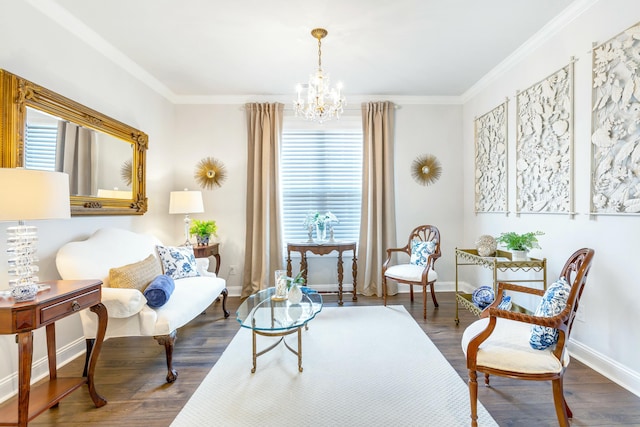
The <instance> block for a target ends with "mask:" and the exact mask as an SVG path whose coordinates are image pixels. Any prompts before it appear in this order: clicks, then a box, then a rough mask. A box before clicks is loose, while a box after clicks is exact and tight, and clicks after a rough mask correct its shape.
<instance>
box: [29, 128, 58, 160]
mask: <svg viewBox="0 0 640 427" xmlns="http://www.w3.org/2000/svg"><path fill="white" fill-rule="evenodd" d="M57 135H58V127H57V126H56V125H49V124H37V123H35V124H34V123H31V124H30V123H27V125H26V128H25V138H24V167H25V168H27V169H38V170H48V171H55V168H56V139H57Z"/></svg>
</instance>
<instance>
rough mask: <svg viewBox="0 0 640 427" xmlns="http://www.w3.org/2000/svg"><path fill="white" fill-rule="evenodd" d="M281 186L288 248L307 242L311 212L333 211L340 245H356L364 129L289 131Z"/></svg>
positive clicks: (284, 233)
mask: <svg viewBox="0 0 640 427" xmlns="http://www.w3.org/2000/svg"><path fill="white" fill-rule="evenodd" d="M280 160H281V167H280V182H281V194H282V224H283V239H284V243H287V242H292V241H306V240H307V239H308V232H307V230H306V229H305V227H304V225H303V223H304V219H305V217H306V215H307V213H308V212H314V211H318V212H320V213H324V212H327V211H330V212H332V213H333V214H334V215H335V216H336V217H337V218H338V221H339V222H338V223H337V224H334V238H335V239H336V240H351V241H357V240H358V235H359V233H360V202H361V198H362V130H361V129H360V128H359V127H358V128H356V129H347V130H344V129H337V130H335V129H333V130H332V129H322V130H287V129H285V130H284V132H283V136H282V150H281V159H280Z"/></svg>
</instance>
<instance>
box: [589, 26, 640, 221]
mask: <svg viewBox="0 0 640 427" xmlns="http://www.w3.org/2000/svg"><path fill="white" fill-rule="evenodd" d="M592 105H593V117H592V120H591V126H592V133H591V150H592V165H591V213H595V214H638V213H640V23H638V24H636V25H635V26H633V27H631V28H629V29H628V30H626V31H624V32H622V33H620V34H618V35H617V36H615V37H614V38H612V39H611V40H609V41H607V42H605V43H602V44H601V45H599V46H596V47H594V48H593V94H592Z"/></svg>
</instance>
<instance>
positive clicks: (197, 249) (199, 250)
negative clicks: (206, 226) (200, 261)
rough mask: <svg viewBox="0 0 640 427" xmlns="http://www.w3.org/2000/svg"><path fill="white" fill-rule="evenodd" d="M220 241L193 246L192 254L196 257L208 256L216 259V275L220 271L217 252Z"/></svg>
mask: <svg viewBox="0 0 640 427" xmlns="http://www.w3.org/2000/svg"><path fill="white" fill-rule="evenodd" d="M219 246H220V243H212V244H210V245H207V246H194V247H193V254H194V255H195V257H196V258H208V257H210V256H212V257H214V258H215V259H216V275H218V272H219V271H220V253H219V252H218V247H219Z"/></svg>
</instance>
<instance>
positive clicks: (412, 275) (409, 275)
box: [384, 264, 438, 282]
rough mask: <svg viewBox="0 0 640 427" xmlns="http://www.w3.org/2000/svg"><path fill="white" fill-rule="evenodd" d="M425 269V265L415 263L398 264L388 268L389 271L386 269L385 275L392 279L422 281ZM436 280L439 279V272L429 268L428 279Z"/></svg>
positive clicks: (430, 280)
mask: <svg viewBox="0 0 640 427" xmlns="http://www.w3.org/2000/svg"><path fill="white" fill-rule="evenodd" d="M423 271H424V266H419V265H414V264H397V265H393V266H391V267H389V268H387V271H385V273H384V274H385V276H387V277H390V278H392V279H400V280H406V281H410V282H421V281H422V272H423ZM435 280H438V273H436V272H435V271H434V270H432V269H429V274H428V277H427V281H428V282H433V281H435Z"/></svg>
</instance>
